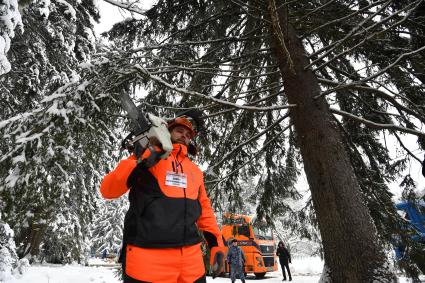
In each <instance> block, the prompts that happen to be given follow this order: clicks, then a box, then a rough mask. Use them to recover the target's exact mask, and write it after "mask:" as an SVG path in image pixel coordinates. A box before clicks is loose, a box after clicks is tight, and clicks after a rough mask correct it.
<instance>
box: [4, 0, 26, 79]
mask: <svg viewBox="0 0 425 283" xmlns="http://www.w3.org/2000/svg"><path fill="white" fill-rule="evenodd" d="M0 7H2V8H1V9H0V76H1V75H3V74H6V73H8V72H9V71H10V69H11V65H10V62H9V60H7V57H6V54H7V52H8V51H9V49H10V41H11V39H12V38H13V37H14V36H15V29H16V28H17V27H18V28H21V29H22V27H23V25H22V19H21V14H20V13H19V10H18V1H17V0H2V1H1V2H0Z"/></svg>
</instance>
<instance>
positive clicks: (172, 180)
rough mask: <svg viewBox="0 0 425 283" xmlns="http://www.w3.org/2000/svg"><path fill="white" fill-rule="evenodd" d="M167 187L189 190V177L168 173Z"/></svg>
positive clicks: (182, 174)
mask: <svg viewBox="0 0 425 283" xmlns="http://www.w3.org/2000/svg"><path fill="white" fill-rule="evenodd" d="M165 185H167V186H174V187H179V188H187V176H186V174H184V173H175V172H171V171H167V175H166V177H165Z"/></svg>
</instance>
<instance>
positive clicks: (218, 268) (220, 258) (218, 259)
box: [211, 248, 224, 279]
mask: <svg viewBox="0 0 425 283" xmlns="http://www.w3.org/2000/svg"><path fill="white" fill-rule="evenodd" d="M211 253H212V254H214V248H213V249H212V250H211ZM211 270H212V278H213V279H215V278H216V277H218V276H219V275H220V274H222V273H223V272H224V253H223V252H222V251H220V250H218V251H217V252H215V254H214V260H213V264H212V265H211Z"/></svg>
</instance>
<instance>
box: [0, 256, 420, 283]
mask: <svg viewBox="0 0 425 283" xmlns="http://www.w3.org/2000/svg"><path fill="white" fill-rule="evenodd" d="M99 263H102V264H104V262H100V261H99V260H93V261H91V262H90V263H89V264H99ZM322 266H323V263H322V262H321V260H320V258H316V257H308V258H298V259H294V260H293V264H291V265H290V268H291V270H292V273H293V276H292V278H293V280H292V282H297V283H317V282H318V281H319V278H320V271H321V269H322ZM115 270H116V269H115V267H114V266H113V265H110V266H82V265H52V264H49V265H33V266H31V267H29V268H28V270H27V271H26V272H25V273H24V274H23V275H21V276H19V278H11V279H10V280H8V281H6V282H5V283H75V282H78V283H120V282H121V281H120V280H118V278H117V277H116V276H115ZM421 279H422V282H425V277H422V278H421ZM207 282H209V283H224V282H226V283H229V282H230V279H229V278H228V277H225V278H216V279H212V278H211V277H207ZM236 282H240V281H239V280H237V281H236ZM247 282H258V283H272V282H273V283H277V282H282V273H281V272H280V269H279V271H277V272H271V273H267V274H266V276H265V277H264V278H263V279H256V278H255V276H253V275H250V274H248V276H247ZM399 282H400V283H408V282H410V280H408V279H406V278H405V277H403V276H399Z"/></svg>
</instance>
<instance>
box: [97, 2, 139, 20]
mask: <svg viewBox="0 0 425 283" xmlns="http://www.w3.org/2000/svg"><path fill="white" fill-rule="evenodd" d="M103 1H105V2H106V3H109V4H111V5H114V6H116V7H118V8H121V9H124V10H127V11H129V12H131V13H136V14H139V15H141V16H145V13H146V11H147V10H145V9H141V8H139V7H137V5H135V3H128V4H126V3H124V2H123V1H115V0H103Z"/></svg>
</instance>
